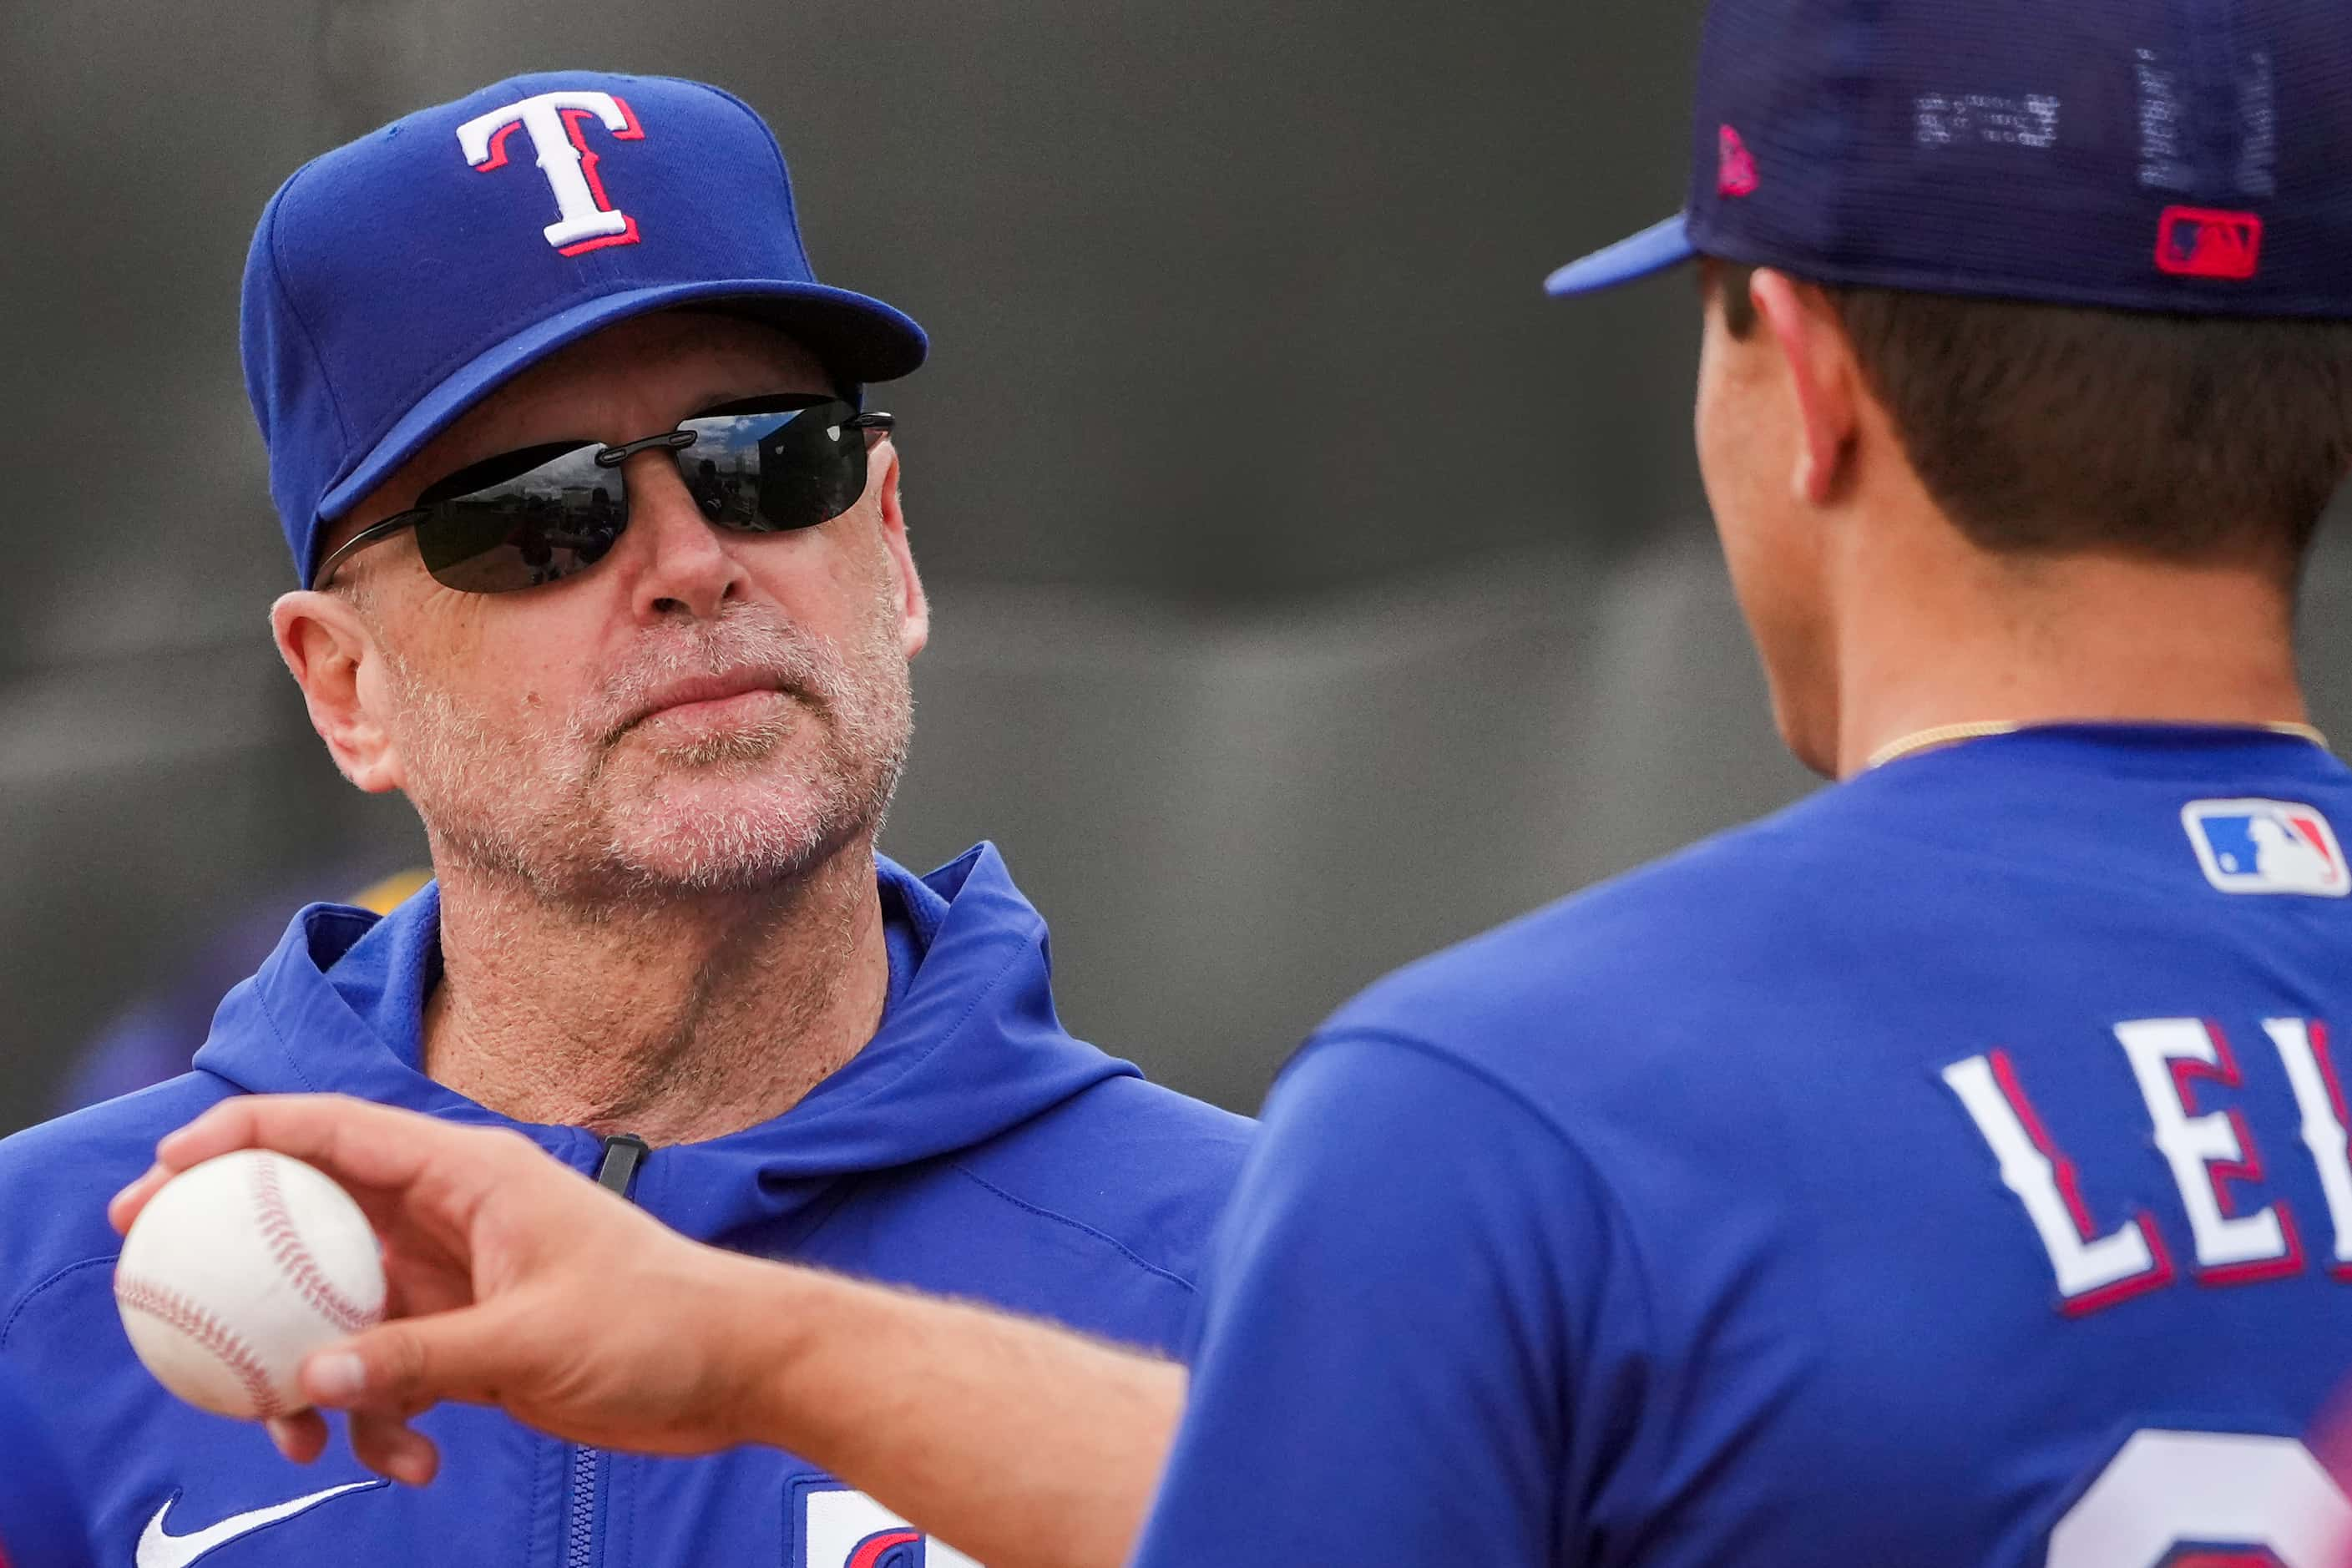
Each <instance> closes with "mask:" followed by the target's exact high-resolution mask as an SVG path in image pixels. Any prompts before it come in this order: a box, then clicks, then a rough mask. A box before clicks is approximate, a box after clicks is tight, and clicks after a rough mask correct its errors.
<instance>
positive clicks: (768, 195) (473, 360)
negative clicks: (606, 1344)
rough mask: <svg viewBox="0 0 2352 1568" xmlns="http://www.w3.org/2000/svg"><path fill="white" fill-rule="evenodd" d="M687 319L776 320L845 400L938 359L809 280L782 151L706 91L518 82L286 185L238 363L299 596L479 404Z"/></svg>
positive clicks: (255, 277) (908, 326)
mask: <svg viewBox="0 0 2352 1568" xmlns="http://www.w3.org/2000/svg"><path fill="white" fill-rule="evenodd" d="M686 304H698V305H705V306H716V307H719V308H723V309H727V310H740V311H741V312H744V313H746V314H750V315H753V316H756V317H758V318H760V319H762V320H765V321H772V322H774V323H775V324H776V325H778V326H780V327H782V328H783V329H784V330H785V331H790V332H791V333H792V334H793V337H795V338H796V339H798V340H799V341H800V342H803V343H804V344H806V345H807V346H808V348H809V349H810V350H811V351H812V352H813V353H815V354H816V355H817V356H818V357H819V358H820V359H821V360H823V361H824V364H825V367H826V369H827V370H828V371H829V372H830V373H831V374H833V375H835V377H837V378H839V379H840V380H842V381H844V382H845V383H848V384H852V385H862V384H865V383H868V382H877V381H888V380H891V379H893V378H895V377H898V376H902V375H905V374H908V372H910V371H912V370H914V369H915V368H916V367H917V366H919V365H920V364H921V363H923V356H924V354H925V353H926V351H927V346H928V345H927V343H926V342H925V339H924V337H923V331H922V329H921V328H920V327H919V326H917V325H916V324H915V323H914V321H911V320H910V319H908V317H907V316H905V315H903V314H901V313H900V312H899V311H898V310H893V309H892V308H891V307H890V306H888V305H886V304H883V303H882V302H881V301H880V300H871V299H868V298H866V296H865V295H863V294H856V293H851V292H850V291H848V290H847V289H834V288H829V287H827V286H825V285H824V284H822V283H819V282H818V281H817V280H816V279H815V277H814V274H813V273H812V272H811V270H810V268H809V262H808V256H807V254H806V252H805V251H804V250H803V247H802V245H801V236H800V226H799V221H798V218H797V216H796V214H795V212H794V208H793V188H792V180H791V176H790V175H789V174H787V173H786V171H785V168H784V159H783V154H782V151H781V150H780V149H779V148H778V147H777V145H776V139H775V137H774V135H773V134H772V132H770V131H769V129H768V127H767V126H766V124H765V123H763V122H762V121H761V119H760V117H759V116H758V115H757V114H755V113H753V112H752V111H751V108H750V107H749V106H748V105H746V104H745V103H743V102H742V100H740V99H738V98H736V97H734V96H733V95H732V94H730V93H727V92H725V91H722V90H720V89H718V88H715V87H709V86H706V85H704V84H702V83H700V82H690V81H679V80H676V79H669V78H665V77H646V76H618V75H611V74H607V73H604V72H597V71H557V72H550V73H544V74H538V75H531V76H520V77H511V78H509V79H507V80H505V81H501V82H499V83H497V84H495V85H493V86H490V87H486V88H484V89H481V90H480V91H479V92H476V93H473V94H471V95H470V96H468V97H466V98H461V99H459V100H457V101H455V102H453V103H444V104H440V105H437V106H436V107H434V108H431V109H425V110H418V111H417V112H416V113H415V114H411V115H409V116H407V117H406V118H404V119H402V120H397V121H394V122H393V123H392V124H390V125H387V126H384V127H383V128H382V129H380V130H377V131H374V132H370V133H369V134H368V135H365V136H362V137H361V138H360V139H359V140H358V141H356V142H351V143H349V144H347V145H345V146H342V147H339V148H337V149H335V150H334V151H333V152H331V153H326V154H324V155H323V156H321V157H320V158H317V159H314V160H313V161H312V162H310V163H307V164H305V165H303V167H302V168H300V169H299V170H297V171H296V172H295V174H294V175H293V177H292V178H290V179H289V180H288V181H287V182H286V183H285V184H283V185H281V186H279V187H278V194H277V195H274V196H272V197H271V198H270V201H269V205H268V206H267V207H266V208H264V209H263V211H262V215H261V223H260V226H259V227H258V228H257V230H256V231H255V233H254V237H253V248H252V251H251V253H250V254H249V256H248V257H247V261H246V268H245V295H244V318H243V340H244V341H243V353H244V359H245V377H246V391H247V395H249V396H250V397H251V398H252V400H253V410H254V415H255V416H256V417H257V419H258V420H259V421H260V423H261V433H262V437H263V438H264V440H266V441H267V442H268V447H269V488H270V494H271V496H272V497H273V498H274V499H275V500H276V501H277V504H278V514H279V517H280V520H281V521H282V522H283V524H284V527H285V531H286V542H287V544H288V546H289V548H290V549H291V550H292V551H293V552H294V564H295V569H296V570H297V572H298V573H299V574H301V577H302V580H303V582H304V583H305V584H307V583H308V582H309V581H310V570H311V568H312V567H313V566H314V565H315V564H316V563H317V560H318V546H319V541H320V535H321V533H322V531H323V529H322V526H321V525H322V523H324V522H326V521H331V520H333V519H335V518H338V517H340V516H341V515H342V514H343V513H345V512H347V511H349V510H351V508H352V506H353V505H354V504H356V503H357V502H358V501H359V500H360V499H361V498H362V497H363V496H365V495H366V494H367V493H368V491H370V490H371V489H373V488H374V487H375V486H376V485H378V484H380V483H382V482H383V479H385V477H386V476H388V475H389V474H391V473H392V471H393V470H394V469H395V468H398V467H399V466H400V465H401V464H402V463H404V462H405V461H406V460H407V459H408V458H412V457H414V456H415V454H416V453H417V451H418V450H420V449H421V448H422V447H424V446H425V443H427V442H428V441H430V440H432V439H433V437H435V436H436V435H438V434H440V432H441V431H443V430H445V429H446V428H447V427H448V426H450V424H452V423H453V422H454V421H455V420H457V418H458V417H459V416H461V415H463V414H464V413H465V412H466V411H467V409H468V408H470V407H472V406H473V405H475V404H477V403H478V402H479V401H480V400H481V399H482V398H483V397H485V396H487V395H489V394H490V393H491V392H493V391H495V390H496V389H497V388H498V387H499V386H500V385H502V384H505V383H506V382H508V381H509V380H510V379H512V378H513V377H514V376H515V375H516V374H519V373H520V372H521V371H523V370H524V369H526V368H528V367H529V366H530V365H532V364H534V363H537V362H539V361H540V360H541V359H544V358H546V357H547V356H548V355H549V354H551V353H554V352H555V351H556V350H558V349H561V348H562V347H563V346H564V345H565V344H567V343H571V342H576V341H578V340H579V339H581V338H583V337H586V336H587V335H588V334H590V333H591V332H593V331H597V330H598V329H599V328H602V327H604V326H608V325H610V324H611V323H613V322H614V321H620V320H622V319H624V318H625V317H630V316H636V315H642V314H645V313H646V312H647V311H651V310H663V309H666V308H668V307H671V306H677V305H686ZM845 390H847V388H845Z"/></svg>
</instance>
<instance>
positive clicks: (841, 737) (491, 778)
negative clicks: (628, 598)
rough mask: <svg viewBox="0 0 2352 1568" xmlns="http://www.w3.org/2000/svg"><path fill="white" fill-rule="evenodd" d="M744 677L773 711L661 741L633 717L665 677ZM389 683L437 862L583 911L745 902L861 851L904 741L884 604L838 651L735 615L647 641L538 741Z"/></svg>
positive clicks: (411, 676) (769, 621)
mask: <svg viewBox="0 0 2352 1568" xmlns="http://www.w3.org/2000/svg"><path fill="white" fill-rule="evenodd" d="M746 670H751V671H756V672H758V674H759V676H760V678H761V680H762V681H763V683H765V684H770V685H772V686H775V687H777V688H779V689H782V691H783V692H784V693H786V700H784V701H783V702H781V703H779V704H777V705H776V709H777V710H776V711H775V713H774V714H773V715H772V716H771V717H769V718H766V719H763V720H761V721H758V722H755V723H750V724H744V725H740V726H738V727H735V728H731V729H728V730H724V731H718V732H715V733H710V734H706V735H701V736H697V737H694V738H692V739H690V740H682V741H678V742H672V743H667V744H664V743H659V742H655V741H653V739H652V738H651V737H650V736H649V735H647V734H646V733H645V732H644V731H639V730H637V729H636V727H635V725H633V724H632V723H631V722H630V718H631V716H632V715H634V714H635V713H637V712H640V711H642V710H643V708H644V706H645V704H646V701H647V700H648V699H649V697H650V694H651V693H652V692H654V691H656V690H657V689H660V688H661V687H663V686H665V685H667V684H668V683H670V682H672V681H676V680H678V679H685V678H691V677H694V676H704V675H709V676H730V675H733V674H736V673H738V672H741V671H746ZM389 673H390V676H391V679H390V682H389V684H390V686H391V688H392V692H393V697H394V704H395V711H396V713H397V719H396V725H397V729H398V731H399V739H400V744H401V748H402V752H403V754H404V758H405V760H406V761H407V763H408V768H407V773H408V783H407V789H408V795H409V798H410V800H411V802H412V804H414V805H415V807H416V810H417V814H418V815H419V816H421V817H423V818H424V821H425V830H426V833H427V835H428V836H429V837H430V838H431V840H432V842H433V845H434V848H435V854H436V863H443V862H444V861H445V859H446V862H454V863H455V864H457V865H461V866H463V867H465V868H467V869H468V870H470V871H472V872H475V873H477V874H479V875H481V876H484V877H487V878H489V879H494V880H498V881H502V882H507V883H510V884H515V885H518V886H519V887H520V889H524V890H527V891H528V892H529V893H530V895H531V896H532V897H533V898H534V899H536V900H541V901H549V902H555V903H561V904H564V905H568V906H572V907H574V908H577V909H581V910H593V909H594V908H596V907H598V906H618V905H620V904H622V903H624V902H628V903H641V902H645V901H648V900H664V899H672V898H679V897H689V896H693V895H698V894H710V893H730V892H733V893H751V892H758V891H761V890H763V889H773V888H776V887H779V886H781V885H784V884H788V883H793V882H796V881H798V880H800V879H803V878H805V877H806V876H807V875H808V874H809V873H810V872H811V871H812V870H813V869H814V868H816V867H818V866H820V865H823V864H824V863H825V862H827V861H830V860H831V859H833V858H835V856H837V855H838V854H840V853H841V852H842V851H843V850H844V849H845V848H849V847H853V846H856V845H859V844H865V845H871V844H872V842H873V840H874V838H875V837H876V836H877V834H878V833H879V832H880V831H881V828H882V824H883V820H884V818H885V816H887V813H888V811H889V806H890V801H891V798H892V797H893V795H895V794H896V793H897V790H898V778H899V774H900V773H902V772H903V771H904V769H905V766H906V761H907V752H908V745H909V743H910V742H911V740H912V735H913V709H914V704H913V695H912V691H911V689H910V686H909V683H908V669H907V659H906V655H905V653H904V651H903V649H902V648H901V647H900V646H899V643H898V618H897V608H896V604H895V601H892V600H887V599H886V600H885V601H883V602H882V603H880V604H877V606H876V614H874V615H873V616H870V617H868V619H867V623H866V626H865V627H864V628H863V630H862V633H861V635H860V636H859V637H857V638H856V640H855V641H854V642H852V643H850V644H848V645H847V646H844V645H841V644H836V643H835V642H833V641H831V640H830V639H827V638H824V637H814V636H813V635H811V634H809V633H806V632H804V631H803V630H801V629H800V628H799V627H797V626H793V625H791V624H790V623H789V622H787V621H785V620H783V619H782V617H781V616H776V615H774V614H773V613H772V612H769V611H764V610H753V609H748V608H747V609H738V610H732V611H730V612H729V613H728V614H726V615H725V616H722V617H721V618H719V619H718V620H716V621H711V622H708V623H705V624H703V625H701V626H697V627H695V628H694V629H692V630H690V631H679V632H671V633H665V634H663V635H662V636H661V637H659V638H658V639H657V640H656V639H654V638H650V637H649V638H648V640H647V642H646V646H645V647H644V649H643V650H642V652H641V653H640V654H639V656H638V657H637V658H635V659H634V660H633V661H632V662H631V664H630V665H629V666H628V667H627V668H625V669H623V670H621V671H620V672H618V673H617V674H616V675H615V676H614V678H612V679H609V680H608V681H606V682H605V683H604V686H603V687H601V688H600V689H598V690H597V691H596V692H594V693H593V695H591V696H590V697H589V699H588V700H586V701H585V702H584V703H583V704H582V706H581V707H580V709H579V710H577V711H576V712H575V713H574V714H573V715H572V717H571V718H570V719H569V720H568V721H565V722H563V723H562V724H561V725H560V726H553V727H551V730H549V731H529V730H526V729H523V728H521V727H520V726H517V727H509V728H503V729H502V728H501V727H499V726H496V725H493V724H491V723H490V722H488V721H486V720H485V719H484V717H483V716H482V714H481V713H480V712H479V711H478V710H475V709H472V708H469V707H467V705H466V704H464V703H463V702H461V701H460V700H457V698H456V697H454V696H453V695H452V694H451V693H449V692H448V691H447V690H446V689H442V688H439V687H436V686H435V685H434V684H433V683H432V682H431V681H430V679H427V678H426V677H425V675H424V674H423V672H421V671H419V670H418V669H417V668H415V666H414V665H412V664H410V663H408V662H407V661H405V660H404V659H402V658H399V657H398V656H396V655H392V656H389ZM794 742H799V743H798V744H797V745H796V744H795V743H794Z"/></svg>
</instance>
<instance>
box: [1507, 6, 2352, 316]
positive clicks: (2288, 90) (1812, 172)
mask: <svg viewBox="0 0 2352 1568" xmlns="http://www.w3.org/2000/svg"><path fill="white" fill-rule="evenodd" d="M1697 99H1698V114H1697V122H1696V128H1695V133H1694V141H1693V145H1692V149H1691V151H1692V164H1691V167H1692V176H1691V188H1690V200H1689V204H1688V205H1687V206H1686V207H1685V209H1684V211H1683V213H1682V215H1681V216H1677V217H1674V218H1671V219H1669V220H1667V221H1666V222H1665V223H1664V224H1661V225H1659V226H1657V227H1655V228H1653V229H1650V230H1648V231H1647V232H1645V233H1643V234H1640V235H1637V236H1635V237H1633V238H1632V239H1629V240H1625V241H1623V242H1622V243H1621V244H1618V245H1616V246H1613V247H1611V248H1609V249H1607V250H1604V251H1601V252H1600V253H1599V254H1597V255H1594V256H1589V257H1587V258H1584V259H1583V260H1581V261H1578V262H1574V263H1572V264H1570V265H1569V266H1567V267H1563V268H1560V269H1559V271H1557V272H1555V273H1553V274H1552V275H1551V278H1550V279H1549V282H1548V283H1547V285H1546V287H1547V288H1548V289H1549V291H1550V292H1552V293H1554V294H1584V293H1590V292H1592V291H1593V290H1595V289H1605V288H1608V287H1611V286H1612V285H1614V284H1618V283H1623V282H1627V281H1629V280H1631V279H1635V278H1643V277H1647V276H1648V275H1650V274H1652V273H1654V272H1657V271H1660V270H1662V269H1664V268H1668V267H1671V266H1673V265H1675V263H1677V262H1680V261H1686V260H1688V259H1690V258H1692V257H1693V256H1696V255H1706V256H1714V257H1719V258H1724V259H1726V260H1730V261H1738V262H1746V263H1749V264H1752V265H1756V266H1762V267H1774V268H1781V269H1783V270H1785V271H1787V272H1790V273H1791V274H1793V275H1795V276H1797V277H1801V278H1805V279H1811V280H1812V281H1815V282H1819V283H1832V284H1845V285H1852V286H1874V287H1881V288H1891V289H1911V290H1916V291H1919V292H1925V293H1946V294H1963V295H1977V296H1984V297H1988V298H1996V299H2010V300H2036V301H2042V302H2047V303H2053V304H2074V305H2092V306H2104V307H2108V308H2112V309H2117V310H2167V311H2176V312H2182V313H2187V314H2195V315H2237V316H2310V317H2347V316H2352V25H2348V24H2347V15H2346V12H2345V9H2344V6H2343V5H2342V3H2341V0H1715V4H1714V5H1713V6H1712V7H1711V9H1710V10H1709V12H1708V16H1707V23H1706V39H1705V42H1704V44H1703V46H1702V47H1701V51H1700V57H1699V70H1698V95H1697Z"/></svg>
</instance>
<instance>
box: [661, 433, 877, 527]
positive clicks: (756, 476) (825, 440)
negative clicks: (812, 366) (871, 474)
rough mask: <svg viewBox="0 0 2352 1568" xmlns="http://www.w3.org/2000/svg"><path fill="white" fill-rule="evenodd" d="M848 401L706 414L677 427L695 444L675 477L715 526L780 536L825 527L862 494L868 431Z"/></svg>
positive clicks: (684, 454) (683, 455)
mask: <svg viewBox="0 0 2352 1568" xmlns="http://www.w3.org/2000/svg"><path fill="white" fill-rule="evenodd" d="M856 415H857V410H856V409H855V408H853V407H851V406H850V405H848V404H846V403H840V402H833V403H820V404H817V405H814V406H813V407H808V408H793V409H782V410H777V411H773V412H770V413H765V414H712V415H706V416H703V417H702V418H699V419H689V420H688V421H687V422H686V424H685V426H683V428H685V429H688V430H691V431H693V432H694V434H695V443H694V445H693V446H691V447H686V448H684V449H683V450H681V451H680V452H679V453H678V455H677V466H678V471H679V472H680V473H681V474H683V475H684V476H685V478H686V488H687V489H688V491H689V492H691V493H692V495H693V497H694V504H695V505H696V506H698V507H699V508H700V509H701V510H702V515H703V516H704V517H706V518H708V519H709V521H711V523H712V524H713V525H715V526H717V527H719V528H731V529H735V530H738V531H741V532H744V533H782V532H786V531H790V530H793V529H797V528H814V527H815V526H816V525H817V524H819V523H821V522H830V521H833V520H834V519H835V518H836V517H839V516H840V515H841V514H842V513H843V512H845V511H847V510H849V509H850V508H851V507H853V506H855V505H856V504H857V498H858V497H860V496H862V495H864V494H865V493H866V432H865V431H864V430H862V429H859V428H856V427H855V426H851V425H850V424H849V423H848V421H849V420H851V419H853V418H855V417H856Z"/></svg>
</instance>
